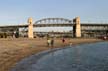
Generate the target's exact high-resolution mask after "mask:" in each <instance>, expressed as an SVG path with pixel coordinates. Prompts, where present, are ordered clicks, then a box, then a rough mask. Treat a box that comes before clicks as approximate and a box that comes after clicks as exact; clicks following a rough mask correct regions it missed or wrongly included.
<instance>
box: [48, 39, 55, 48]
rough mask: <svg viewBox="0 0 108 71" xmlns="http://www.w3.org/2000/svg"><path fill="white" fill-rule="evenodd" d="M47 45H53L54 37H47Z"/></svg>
mask: <svg viewBox="0 0 108 71" xmlns="http://www.w3.org/2000/svg"><path fill="white" fill-rule="evenodd" d="M47 45H48V46H51V47H53V46H54V38H51V39H50V38H48V39H47Z"/></svg>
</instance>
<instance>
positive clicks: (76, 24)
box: [73, 17, 81, 37]
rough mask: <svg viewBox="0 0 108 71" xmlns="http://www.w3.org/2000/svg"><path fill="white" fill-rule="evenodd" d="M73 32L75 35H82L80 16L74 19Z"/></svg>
mask: <svg viewBox="0 0 108 71" xmlns="http://www.w3.org/2000/svg"><path fill="white" fill-rule="evenodd" d="M73 23H74V26H73V34H74V37H81V24H80V17H76V18H75V19H73Z"/></svg>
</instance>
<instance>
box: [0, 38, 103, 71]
mask: <svg viewBox="0 0 108 71" xmlns="http://www.w3.org/2000/svg"><path fill="white" fill-rule="evenodd" d="M65 40H66V42H65V43H62V41H61V38H59V39H57V38H56V39H54V41H55V42H54V47H53V48H62V47H65V46H69V45H77V44H81V43H91V42H98V41H102V40H99V39H84V38H79V39H72V38H71V39H69V38H68V39H65ZM50 48H52V47H48V46H47V39H45V38H35V39H28V38H17V39H15V38H7V39H0V71H9V70H10V69H11V68H13V67H14V66H15V65H16V63H17V62H19V61H21V60H22V59H23V58H26V57H29V56H30V55H33V54H36V53H38V52H41V51H45V50H48V49H50Z"/></svg>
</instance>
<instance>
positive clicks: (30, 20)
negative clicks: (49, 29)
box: [28, 18, 34, 38]
mask: <svg viewBox="0 0 108 71" xmlns="http://www.w3.org/2000/svg"><path fill="white" fill-rule="evenodd" d="M28 38H34V35H33V19H32V18H29V19H28Z"/></svg>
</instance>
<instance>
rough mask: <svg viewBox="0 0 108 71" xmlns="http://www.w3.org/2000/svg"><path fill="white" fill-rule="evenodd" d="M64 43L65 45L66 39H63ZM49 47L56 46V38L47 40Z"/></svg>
mask: <svg viewBox="0 0 108 71" xmlns="http://www.w3.org/2000/svg"><path fill="white" fill-rule="evenodd" d="M62 43H65V39H64V38H62ZM47 45H48V47H49V46H51V47H53V46H54V38H47Z"/></svg>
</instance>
